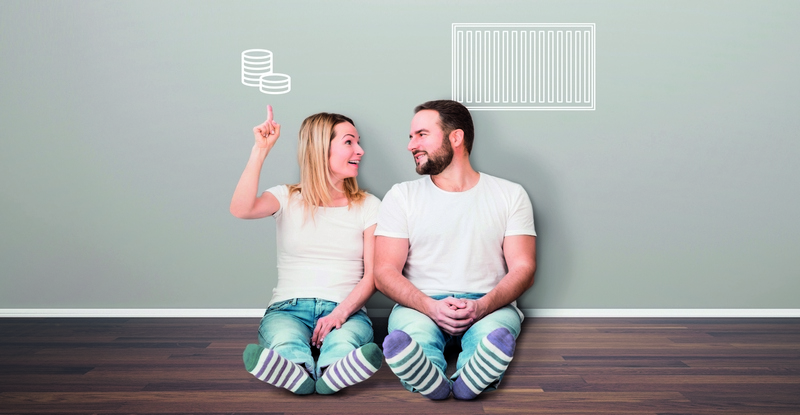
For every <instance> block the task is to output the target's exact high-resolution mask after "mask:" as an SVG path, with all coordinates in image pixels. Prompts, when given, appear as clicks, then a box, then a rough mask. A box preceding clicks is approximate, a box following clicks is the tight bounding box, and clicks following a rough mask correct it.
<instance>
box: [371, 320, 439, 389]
mask: <svg viewBox="0 0 800 415" xmlns="http://www.w3.org/2000/svg"><path fill="white" fill-rule="evenodd" d="M383 353H384V355H385V356H386V363H387V364H388V365H389V368H391V369H392V372H394V374H395V375H397V377H399V378H400V379H401V380H403V381H404V382H406V383H408V384H410V385H411V386H413V387H414V389H416V390H418V391H419V393H420V394H421V395H422V396H424V397H426V398H429V399H446V398H447V397H448V396H450V381H449V380H448V379H447V378H445V377H444V375H443V374H442V373H440V372H439V370H438V369H437V368H436V367H435V366H434V365H433V363H431V361H430V360H429V359H428V358H427V357H426V356H425V354H423V353H422V348H421V347H420V346H419V344H417V342H415V341H414V339H412V338H411V337H410V336H409V335H408V334H406V333H405V332H404V331H402V330H395V331H393V332H391V333H390V334H389V335H388V336H386V339H385V340H384V341H383Z"/></svg>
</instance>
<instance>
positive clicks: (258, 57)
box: [242, 49, 272, 87]
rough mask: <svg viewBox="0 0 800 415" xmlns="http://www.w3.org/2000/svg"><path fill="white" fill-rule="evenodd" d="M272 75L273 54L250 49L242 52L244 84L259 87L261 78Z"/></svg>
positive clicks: (262, 50) (264, 50) (263, 50)
mask: <svg viewBox="0 0 800 415" xmlns="http://www.w3.org/2000/svg"><path fill="white" fill-rule="evenodd" d="M271 73H272V52H270V51H268V50H266V49H248V50H246V51H244V52H242V83H243V84H244V85H247V86H252V87H259V86H260V85H261V80H260V78H261V76H262V75H267V74H271Z"/></svg>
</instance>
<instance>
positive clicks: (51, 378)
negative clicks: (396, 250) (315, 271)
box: [0, 318, 800, 415]
mask: <svg viewBox="0 0 800 415" xmlns="http://www.w3.org/2000/svg"><path fill="white" fill-rule="evenodd" d="M374 320H375V321H374V324H375V328H376V342H378V344H380V342H381V340H382V338H383V336H385V335H386V333H385V328H386V320H385V319H374ZM258 322H259V319H257V318H250V319H235V318H231V319H158V318H150V319H0V413H23V414H33V413H186V412H193V413H205V414H214V413H228V414H230V413H318V412H319V411H320V408H324V412H327V413H336V414H339V413H341V414H344V413H348V414H350V413H365V414H366V413H396V414H420V413H424V414H430V413H436V414H451V413H452V414H459V415H465V414H473V413H475V414H478V413H498V414H500V413H553V414H577V413H592V414H628V413H630V414H634V413H635V414H745V413H747V414H794V415H796V414H798V413H800V393H797V392H798V391H800V319H632V318H621V319H551V318H542V319H533V318H529V319H526V321H525V322H524V323H523V331H522V334H521V336H520V338H519V339H518V344H517V351H516V354H515V358H514V361H513V362H512V364H511V367H510V368H509V370H508V372H507V373H506V376H505V378H504V380H503V382H502V385H501V387H500V389H499V390H498V391H495V392H491V393H486V394H483V395H481V396H480V397H479V398H478V399H476V400H475V401H471V402H461V401H456V400H454V399H452V398H451V399H449V400H447V401H444V402H431V401H428V400H427V399H425V398H423V397H421V396H420V395H419V394H412V393H409V392H407V391H405V390H404V389H403V388H402V386H401V385H400V383H399V381H398V379H397V378H396V377H395V376H394V375H393V374H392V373H391V371H390V370H389V369H388V368H387V367H385V366H384V367H383V368H382V369H381V370H380V371H379V372H378V373H377V374H376V375H375V376H374V377H373V378H371V379H370V380H369V381H368V382H365V383H362V384H359V385H356V386H353V387H351V388H348V389H345V390H344V391H342V392H340V393H339V394H337V395H335V396H305V397H300V396H295V395H293V394H291V393H289V392H287V391H284V390H280V389H276V388H273V387H271V386H269V385H266V384H264V383H262V382H259V381H258V380H256V379H255V378H253V377H252V376H251V375H249V374H248V373H246V372H245V371H244V368H243V365H242V361H241V354H242V350H243V349H244V346H245V345H246V344H247V343H254V342H255V341H256V331H257V329H258Z"/></svg>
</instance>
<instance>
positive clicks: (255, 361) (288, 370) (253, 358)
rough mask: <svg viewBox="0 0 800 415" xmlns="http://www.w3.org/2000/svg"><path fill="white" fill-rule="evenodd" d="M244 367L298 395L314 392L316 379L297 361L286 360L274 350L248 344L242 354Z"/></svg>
mask: <svg viewBox="0 0 800 415" xmlns="http://www.w3.org/2000/svg"><path fill="white" fill-rule="evenodd" d="M242 360H244V368H245V369H247V371H248V372H250V373H252V374H253V376H255V377H256V378H258V380H261V381H263V382H266V383H269V384H270V385H272V386H277V387H279V388H286V389H288V390H290V391H292V392H294V393H296V394H298V395H308V394H310V393H314V380H313V379H311V376H308V373H306V371H305V370H304V369H303V368H302V367H301V366H300V365H298V364H297V363H294V362H290V361H288V360H286V358H284V357H283V356H281V355H279V354H278V353H276V352H275V351H274V350H271V349H265V348H263V347H261V346H259V345H257V344H248V345H247V348H245V349H244V353H243V354H242Z"/></svg>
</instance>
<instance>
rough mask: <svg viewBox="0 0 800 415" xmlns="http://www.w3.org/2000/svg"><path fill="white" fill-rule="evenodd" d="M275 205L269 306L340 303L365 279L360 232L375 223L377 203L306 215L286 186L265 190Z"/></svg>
mask: <svg viewBox="0 0 800 415" xmlns="http://www.w3.org/2000/svg"><path fill="white" fill-rule="evenodd" d="M267 191H268V192H270V193H272V194H273V195H274V196H275V197H276V198H277V199H278V202H280V205H281V207H280V208H279V209H278V211H277V212H275V214H274V215H273V216H274V217H275V221H276V223H277V245H278V285H277V287H275V289H273V290H272V300H271V301H270V304H272V303H275V302H278V301H284V300H289V299H292V298H319V299H323V300H328V301H333V302H336V303H341V302H342V301H344V299H345V298H347V296H348V295H349V294H350V293H351V292H352V291H353V289H354V288H355V286H356V284H358V282H359V281H361V278H362V277H363V276H364V230H365V229H367V228H369V227H370V226H372V225H374V224H375V223H377V221H378V207H379V206H380V203H381V201H380V199H378V198H377V197H375V196H373V195H371V194H367V197H366V199H365V200H364V201H363V202H362V203H358V204H357V203H353V204H352V205H351V206H350V207H349V208H348V207H347V206H342V207H319V208H317V210H316V213H315V214H314V217H313V218H312V217H311V216H309V215H307V214H306V212H305V209H304V208H303V202H302V199H301V197H300V195H299V194H298V193H294V194H293V195H292V196H291V199H290V197H289V188H288V186H286V185H280V186H275V187H271V188H269V189H267Z"/></svg>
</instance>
